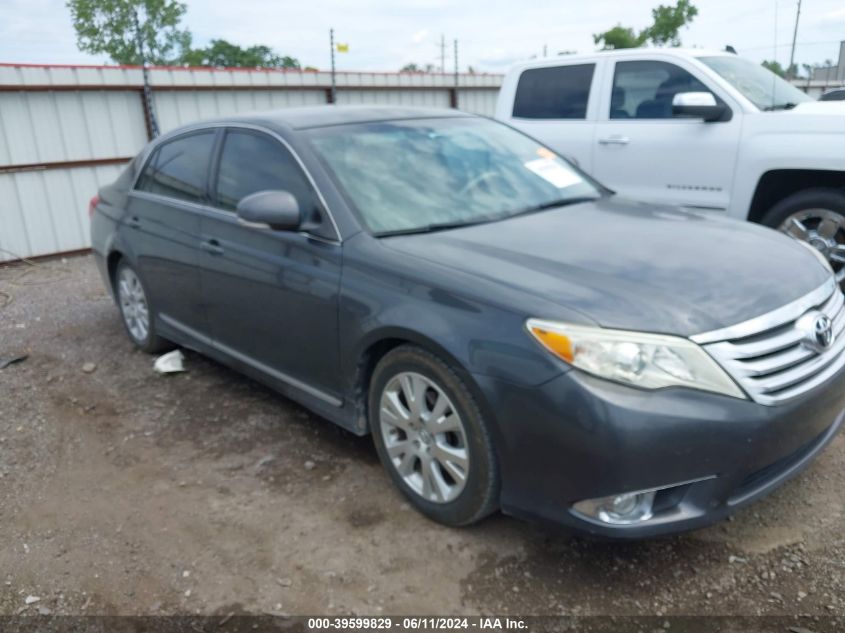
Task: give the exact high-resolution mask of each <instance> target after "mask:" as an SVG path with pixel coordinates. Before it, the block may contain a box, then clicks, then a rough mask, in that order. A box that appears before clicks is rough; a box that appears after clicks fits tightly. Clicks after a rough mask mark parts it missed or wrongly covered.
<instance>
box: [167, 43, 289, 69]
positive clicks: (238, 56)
mask: <svg viewBox="0 0 845 633" xmlns="http://www.w3.org/2000/svg"><path fill="white" fill-rule="evenodd" d="M182 63H184V64H187V65H189V66H215V67H231V68H300V64H299V60H297V59H296V58H294V57H290V56H288V55H277V54H276V53H274V52H273V49H271V48H270V47H269V46H264V45H261V44H258V45H255V46H250V47H248V48H243V47H241V46H238V45H237V44H232V43H231V42H227V41H226V40H211V43H210V44H209V45H208V46H207V47H205V48H198V49H191V50H189V51H186V52H185V54H184V55H183V56H182Z"/></svg>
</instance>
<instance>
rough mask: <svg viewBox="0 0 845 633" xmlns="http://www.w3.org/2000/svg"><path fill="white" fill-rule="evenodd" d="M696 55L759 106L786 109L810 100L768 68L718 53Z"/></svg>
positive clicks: (764, 108) (762, 108)
mask: <svg viewBox="0 0 845 633" xmlns="http://www.w3.org/2000/svg"><path fill="white" fill-rule="evenodd" d="M698 59H699V60H700V61H701V62H702V63H703V64H705V65H707V66H709V67H710V68H711V69H713V70H715V71H716V72H717V73H718V74H719V75H721V76H722V78H724V79H725V80H727V82H728V83H730V84H731V85H732V86H733V87H734V88H736V89H737V90H739V91H740V92H741V93H742V94H743V95H744V96H745V98H746V99H748V100H749V101H751V102H752V103H753V104H754V105H756V106H757V107H758V108H760V109H761V110H788V109H789V108H794V107H795V106H796V105H797V104H799V103H803V102H804V101H812V99H811V98H810V97H808V96H807V95H806V94H804V93H803V92H801V91H800V90H799V89H798V88H796V87H795V86H793V85H792V84H791V83H789V82H788V81H785V80H783V79H781V78H780V77H778V76H777V75H776V74H775V73H773V72H772V71H770V70H769V69H768V68H763V67H762V66H760V65H759V64H755V63H754V62H752V61H749V60H747V59H743V58H742V57H737V56H736V55H718V56H714V57H699V58H698Z"/></svg>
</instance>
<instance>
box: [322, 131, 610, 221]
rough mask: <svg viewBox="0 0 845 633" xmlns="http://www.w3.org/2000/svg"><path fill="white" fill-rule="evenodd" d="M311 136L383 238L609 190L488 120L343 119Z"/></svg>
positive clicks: (563, 202) (521, 211)
mask: <svg viewBox="0 0 845 633" xmlns="http://www.w3.org/2000/svg"><path fill="white" fill-rule="evenodd" d="M308 136H309V138H310V140H311V143H312V144H313V146H314V148H315V149H316V150H317V153H318V155H319V156H320V158H321V159H322V161H323V163H324V164H325V165H326V166H327V167H328V168H329V170H330V171H331V172H332V173H333V175H334V176H335V180H336V181H337V182H338V184H339V185H340V186H341V188H342V189H343V190H344V192H345V194H346V197H347V200H349V201H350V202H351V203H352V204H353V206H354V208H355V210H356V211H357V212H358V215H359V216H360V218H361V219H362V221H363V222H364V223H365V224H366V226H367V228H368V229H369V230H370V231H371V232H372V233H373V234H375V235H377V236H386V235H396V234H401V233H421V232H429V231H435V230H446V229H451V228H457V227H460V226H466V225H469V224H479V223H482V222H494V221H497V220H504V219H507V218H509V217H513V216H515V215H519V214H524V213H531V212H535V211H541V210H542V209H546V208H551V207H554V206H563V205H566V204H572V203H574V202H576V201H582V200H584V199H594V198H598V197H599V196H601V195H602V192H603V190H602V189H600V188H599V186H598V185H595V184H593V183H592V182H591V181H590V180H588V177H587V176H584V175H583V174H582V173H581V172H579V171H578V170H577V169H576V168H575V167H573V166H572V165H570V164H569V163H568V162H567V161H565V160H564V159H562V158H561V157H560V156H558V155H556V154H555V153H554V152H552V151H551V150H549V149H548V148H546V147H544V146H543V145H540V144H539V143H538V142H537V141H535V140H533V139H531V138H529V137H527V136H525V135H524V134H522V133H520V132H517V131H515V130H513V129H511V128H509V127H507V126H505V125H502V124H500V123H496V122H494V121H490V120H488V119H482V118H472V117H444V118H433V119H413V120H397V121H381V122H374V123H363V124H353V125H338V126H331V127H325V128H316V129H313V130H310V131H309V132H308Z"/></svg>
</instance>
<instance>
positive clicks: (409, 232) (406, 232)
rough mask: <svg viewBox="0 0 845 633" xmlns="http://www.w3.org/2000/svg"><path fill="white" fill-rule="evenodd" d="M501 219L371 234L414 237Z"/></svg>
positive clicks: (445, 223) (477, 220)
mask: <svg viewBox="0 0 845 633" xmlns="http://www.w3.org/2000/svg"><path fill="white" fill-rule="evenodd" d="M500 219H502V218H499V217H496V218H481V219H476V220H471V221H469V222H466V221H463V222H457V221H456V222H435V223H433V224H425V225H423V226H415V227H412V228H410V229H394V230H391V231H380V232H378V233H373V235H375V236H376V237H391V236H393V235H415V234H417V233H434V232H436V231H446V230H448V229H459V228H461V227H463V226H473V225H475V224H485V223H487V222H494V221H495V220H500Z"/></svg>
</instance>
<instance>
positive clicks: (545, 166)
mask: <svg viewBox="0 0 845 633" xmlns="http://www.w3.org/2000/svg"><path fill="white" fill-rule="evenodd" d="M525 166H526V167H527V168H528V169H530V170H531V171H533V172H534V173H535V174H537V175H538V176H540V178H542V179H543V180H546V181H548V182H550V183H552V184H553V185H554V186H555V187H557V188H558V189H563V188H564V187H570V186H572V185H576V184H578V183H579V182H581V177H580V176H579V175H578V174H576V173H575V172H574V171H572V170H571V169H567V167H566V166H565V165H564V164H562V163H560V162H558V161H557V160H556V159H554V158H538V159H537V160H529V161H528V162H527V163H525Z"/></svg>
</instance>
